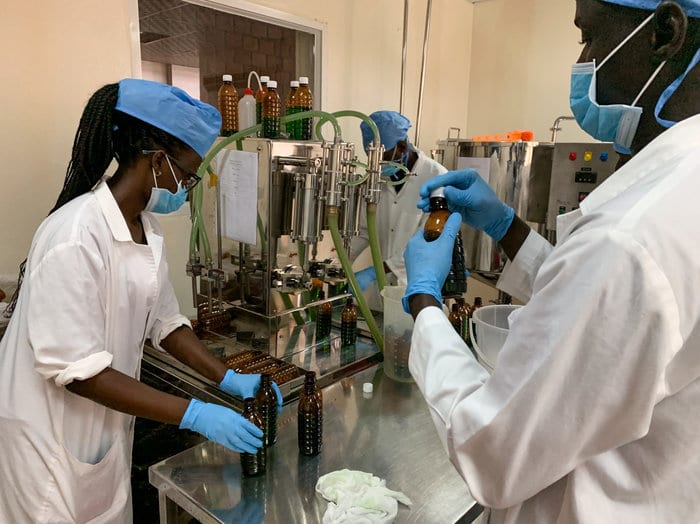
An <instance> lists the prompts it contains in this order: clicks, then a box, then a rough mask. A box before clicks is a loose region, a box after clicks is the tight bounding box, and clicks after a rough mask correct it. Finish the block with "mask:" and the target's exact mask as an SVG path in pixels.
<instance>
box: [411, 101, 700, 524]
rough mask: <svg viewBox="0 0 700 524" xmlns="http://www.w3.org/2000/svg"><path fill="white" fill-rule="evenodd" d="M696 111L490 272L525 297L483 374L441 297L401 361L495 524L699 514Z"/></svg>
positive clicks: (423, 316) (672, 518) (699, 145)
mask: <svg viewBox="0 0 700 524" xmlns="http://www.w3.org/2000/svg"><path fill="white" fill-rule="evenodd" d="M699 175H700V115H699V116H695V117H693V118H690V119H687V120H685V121H683V122H681V123H679V124H677V125H676V126H674V127H673V128H671V129H670V130H668V131H666V132H665V133H663V134H662V135H661V136H660V137H658V138H657V139H656V140H655V141H653V142H652V143H651V144H649V145H648V146H647V147H646V148H645V149H644V150H642V151H641V152H640V153H639V154H637V155H636V156H635V157H634V158H633V159H632V160H631V161H629V162H628V163H627V164H626V165H625V166H623V167H622V168H621V169H620V170H619V171H618V172H616V173H615V174H614V175H613V176H612V177H610V178H609V179H608V180H607V181H606V182H605V183H604V184H602V185H601V187H599V188H598V189H596V190H595V191H594V192H593V193H591V195H590V196H589V197H588V198H586V200H585V201H583V203H582V204H581V209H580V210H577V211H574V212H573V213H570V214H569V215H564V216H563V217H562V220H561V221H560V222H559V223H558V225H557V237H558V238H559V243H558V245H557V246H556V248H554V249H553V250H552V248H551V247H550V246H548V245H547V243H546V241H545V240H544V239H543V238H542V237H540V236H539V235H536V234H535V233H534V232H531V233H530V236H529V237H528V238H527V240H526V242H525V244H524V245H523V246H522V248H521V250H520V251H519V253H518V255H517V256H516V257H515V260H514V261H513V263H512V264H509V266H508V267H507V268H506V270H505V273H504V274H503V276H502V279H501V281H500V282H499V287H502V288H503V289H504V290H505V291H507V292H508V293H511V294H513V295H515V296H516V297H518V298H521V299H523V300H527V299H529V302H528V303H527V304H526V306H525V307H524V308H522V310H521V312H520V314H519V315H518V316H517V318H516V319H515V320H514V321H513V325H511V329H510V333H509V337H508V339H507V340H506V343H505V345H504V346H503V348H502V350H501V353H500V355H499V358H498V360H497V362H496V368H495V371H494V373H493V375H492V376H489V375H488V374H487V373H486V372H485V371H484V369H483V368H481V366H479V364H477V362H476V361H475V360H474V359H473V358H472V356H471V354H470V352H469V351H468V350H467V348H466V346H465V345H464V343H463V342H462V341H461V340H460V339H459V337H458V335H457V334H455V333H454V331H453V330H451V329H450V324H449V322H448V320H447V319H446V318H445V316H444V315H443V314H442V313H441V312H440V310H439V309H437V308H427V309H425V310H423V311H422V312H421V313H420V314H419V315H418V318H417V319H416V323H415V330H414V336H413V345H412V348H411V354H410V362H409V365H410V369H411V372H412V373H413V375H414V377H415V379H416V382H417V383H418V385H419V387H420V388H421V391H422V392H423V394H424V396H425V398H426V401H427V403H428V405H429V407H430V411H431V414H432V417H433V421H434V423H435V425H436V428H437V430H438V433H439V435H440V438H441V440H442V442H443V444H444V446H445V448H446V450H447V452H448V454H449V456H450V459H451V461H452V463H453V464H454V465H455V467H456V468H457V470H458V471H459V472H460V474H461V475H462V476H463V477H464V479H465V481H466V483H467V484H468V486H469V489H470V490H471V493H472V494H473V495H474V497H475V498H476V500H477V501H479V502H480V503H481V504H483V505H485V506H487V507H491V508H497V509H496V510H494V511H492V514H491V520H490V522H497V523H502V522H507V523H513V522H517V523H523V522H525V523H547V522H561V523H570V522H592V523H596V524H599V523H608V522H609V523H616V524H617V523H623V522H624V523H626V522H635V523H647V522H648V523H662V522H663V523H667V522H668V523H671V522H697V521H698V518H699V516H700V496H698V493H700V419H699V418H698V417H697V410H698V406H700V242H698V238H699V237H698V226H697V224H698V223H699V222H700V206H699V205H698V195H700V176H699Z"/></svg>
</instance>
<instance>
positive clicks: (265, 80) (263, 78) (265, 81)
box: [260, 75, 270, 84]
mask: <svg viewBox="0 0 700 524" xmlns="http://www.w3.org/2000/svg"><path fill="white" fill-rule="evenodd" d="M269 81H270V77H269V76H267V75H263V76H261V77H260V83H261V84H267V83H268V82H269Z"/></svg>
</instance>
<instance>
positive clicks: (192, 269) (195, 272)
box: [185, 252, 204, 308]
mask: <svg viewBox="0 0 700 524" xmlns="http://www.w3.org/2000/svg"><path fill="white" fill-rule="evenodd" d="M203 267H204V266H202V264H201V263H200V261H199V253H197V252H194V253H192V254H191V255H190V260H189V261H188V262H187V265H186V267H185V273H187V274H188V275H189V276H190V278H191V279H192V305H193V306H194V307H195V308H197V306H198V305H199V304H198V300H197V277H199V276H201V275H202V269H203Z"/></svg>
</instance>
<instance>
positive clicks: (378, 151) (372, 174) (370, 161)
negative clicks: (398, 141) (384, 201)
mask: <svg viewBox="0 0 700 524" xmlns="http://www.w3.org/2000/svg"><path fill="white" fill-rule="evenodd" d="M383 155H384V146H378V147H377V146H369V148H368V150H367V174H368V178H367V183H366V187H365V201H366V202H367V203H368V204H379V197H380V195H381V193H382V185H381V184H382V180H381V176H382V168H381V160H382V156H383Z"/></svg>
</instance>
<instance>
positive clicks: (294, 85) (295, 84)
mask: <svg viewBox="0 0 700 524" xmlns="http://www.w3.org/2000/svg"><path fill="white" fill-rule="evenodd" d="M289 87H299V82H297V81H296V80H292V81H291V82H289Z"/></svg>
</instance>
